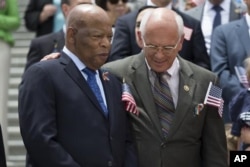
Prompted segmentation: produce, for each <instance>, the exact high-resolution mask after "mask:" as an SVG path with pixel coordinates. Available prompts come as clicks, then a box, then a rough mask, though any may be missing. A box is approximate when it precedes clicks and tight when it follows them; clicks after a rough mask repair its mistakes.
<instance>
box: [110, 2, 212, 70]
mask: <svg viewBox="0 0 250 167" xmlns="http://www.w3.org/2000/svg"><path fill="white" fill-rule="evenodd" d="M145 5H148V6H158V7H165V8H168V9H172V10H174V11H175V12H177V13H178V14H179V15H180V16H181V17H182V19H183V21H184V27H185V28H184V31H185V38H184V41H183V47H182V49H181V50H180V51H179V54H180V56H181V57H183V58H184V59H186V60H189V61H191V62H193V63H195V64H197V65H199V66H201V67H204V68H206V69H210V60H209V57H208V53H207V51H206V46H205V40H204V37H203V34H202V31H201V25H200V22H199V21H198V20H196V19H194V18H192V17H190V16H188V15H187V14H185V13H183V12H181V11H179V10H178V9H176V8H174V7H173V5H172V1H171V0H147V3H146V4H145ZM137 12H138V11H134V12H131V13H129V14H127V15H125V16H122V17H120V18H119V19H117V21H116V24H115V28H116V30H115V33H114V37H113V41H112V47H111V53H110V57H109V59H108V61H109V62H110V61H114V60H118V59H122V58H125V57H128V56H131V55H134V54H138V53H139V52H140V51H141V48H140V47H139V46H138V45H137V43H136V40H135V39H136V37H135V26H136V15H137Z"/></svg>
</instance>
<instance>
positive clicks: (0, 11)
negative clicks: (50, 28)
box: [0, 0, 21, 158]
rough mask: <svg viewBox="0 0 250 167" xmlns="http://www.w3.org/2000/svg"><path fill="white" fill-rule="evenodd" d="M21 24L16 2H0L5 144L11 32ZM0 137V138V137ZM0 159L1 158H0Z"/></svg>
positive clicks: (0, 114)
mask: <svg viewBox="0 0 250 167" xmlns="http://www.w3.org/2000/svg"><path fill="white" fill-rule="evenodd" d="M20 24H21V19H20V17H19V9H18V2H17V0H1V1H0V51H1V54H0V124H1V125H2V132H3V139H4V142H7V120H6V118H7V112H8V110H7V103H8V88H9V72H10V60H11V47H12V46H14V43H15V39H14V37H13V36H12V32H13V31H14V30H16V29H17V28H18V27H19V26H20ZM0 137H1V136H0ZM0 158H1V157H0Z"/></svg>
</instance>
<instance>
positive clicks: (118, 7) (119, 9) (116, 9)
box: [95, 0, 130, 27]
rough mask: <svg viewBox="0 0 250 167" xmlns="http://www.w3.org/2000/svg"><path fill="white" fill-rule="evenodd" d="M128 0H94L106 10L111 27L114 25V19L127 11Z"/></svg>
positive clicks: (128, 10)
mask: <svg viewBox="0 0 250 167" xmlns="http://www.w3.org/2000/svg"><path fill="white" fill-rule="evenodd" d="M127 2H128V0H96V1H95V3H96V5H98V6H100V7H101V8H103V9H104V10H106V11H107V13H108V15H109V17H110V19H111V22H112V25H113V27H114V26H115V22H116V20H117V19H118V18H119V17H121V16H123V15H125V14H127V13H129V12H130V9H129V7H128V5H127Z"/></svg>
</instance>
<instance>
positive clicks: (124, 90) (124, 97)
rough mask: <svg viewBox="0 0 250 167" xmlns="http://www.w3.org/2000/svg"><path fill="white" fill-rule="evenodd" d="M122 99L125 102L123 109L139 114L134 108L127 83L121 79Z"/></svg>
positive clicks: (133, 101) (134, 104)
mask: <svg viewBox="0 0 250 167" xmlns="http://www.w3.org/2000/svg"><path fill="white" fill-rule="evenodd" d="M122 101H123V102H125V109H126V111H128V112H131V113H133V114H136V115H137V116H138V115H139V111H138V110H137V108H136V103H135V99H134V97H133V96H132V94H131V92H130V89H129V86H128V84H126V83H125V81H124V80H123V84H122Z"/></svg>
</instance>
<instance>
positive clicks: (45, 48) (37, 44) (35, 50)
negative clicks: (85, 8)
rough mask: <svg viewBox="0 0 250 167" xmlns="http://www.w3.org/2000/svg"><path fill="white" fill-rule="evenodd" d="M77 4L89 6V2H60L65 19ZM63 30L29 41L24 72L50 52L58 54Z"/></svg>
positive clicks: (63, 33) (61, 43)
mask: <svg viewBox="0 0 250 167" xmlns="http://www.w3.org/2000/svg"><path fill="white" fill-rule="evenodd" d="M78 4H91V0H62V1H61V9H62V12H63V14H64V17H65V19H66V18H67V15H68V13H69V11H70V10H71V9H72V8H73V7H74V6H76V5H78ZM64 35H65V28H64V29H61V30H60V31H58V32H54V33H50V34H47V35H43V36H41V37H38V38H35V39H33V40H32V41H31V44H30V48H29V52H28V55H27V63H26V66H25V70H27V68H28V67H30V66H31V65H32V64H34V63H36V62H39V61H40V60H41V59H42V58H43V56H45V55H47V54H50V53H52V52H60V51H61V50H62V48H63V46H64Z"/></svg>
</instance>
